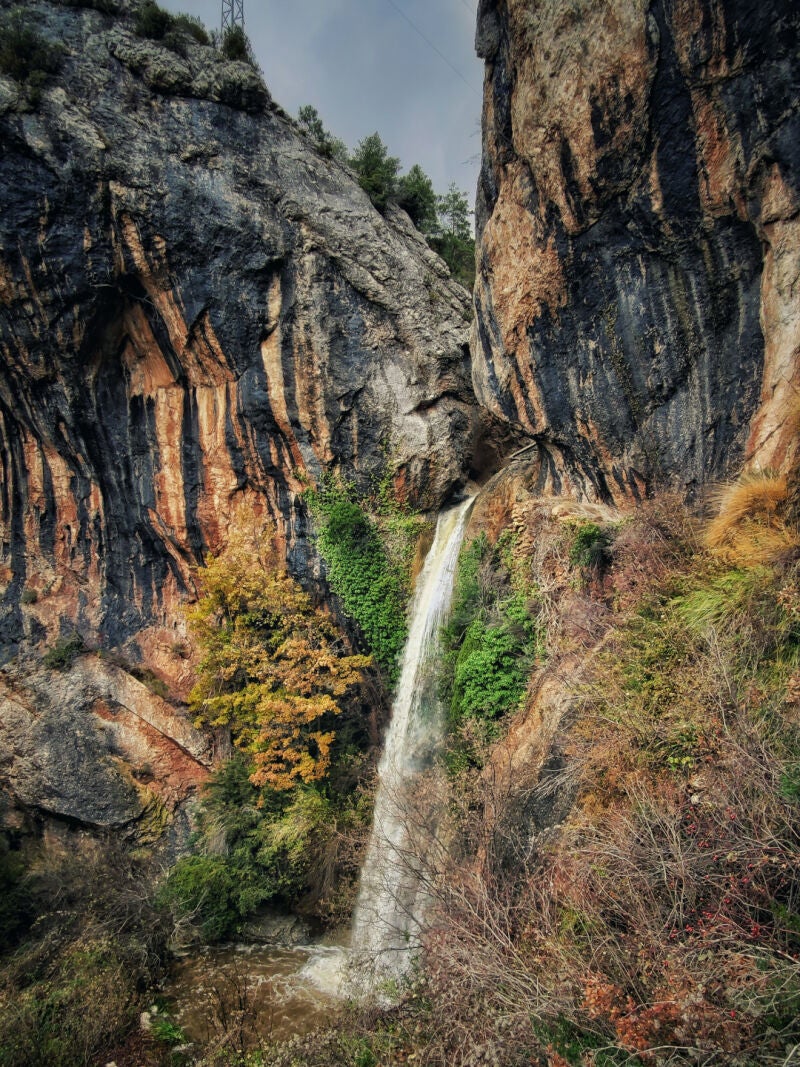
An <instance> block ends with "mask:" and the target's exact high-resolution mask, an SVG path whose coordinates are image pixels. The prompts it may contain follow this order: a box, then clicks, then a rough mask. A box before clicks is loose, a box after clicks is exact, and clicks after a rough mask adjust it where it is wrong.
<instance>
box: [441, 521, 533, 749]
mask: <svg viewBox="0 0 800 1067" xmlns="http://www.w3.org/2000/svg"><path fill="white" fill-rule="evenodd" d="M504 556H505V560H504ZM512 556H513V547H512V546H510V545H504V546H503V549H501V548H499V547H497V546H493V545H490V543H489V541H488V538H487V537H486V535H485V534H481V535H480V536H479V537H477V538H475V540H474V541H472V542H470V543H469V544H467V545H465V546H464V547H463V548H462V550H461V554H460V557H459V562H458V570H457V572H456V579H455V586H454V590H453V601H452V605H451V609H450V614H449V618H448V621H447V624H446V625H445V626H444V627H443V630H442V643H443V647H444V653H445V655H444V664H443V667H442V673H441V679H440V688H441V692H442V695H443V697H444V699H445V700H446V702H447V703H448V705H449V711H450V723H451V728H452V729H453V730H454V731H456V732H458V731H459V729H460V728H461V726H462V724H463V722H464V720H465V719H469V718H478V719H483V720H494V719H498V718H500V717H501V716H502V715H504V714H506V713H507V712H509V711H511V710H513V709H514V708H515V707H516V706H517V705H518V704H519V702H520V699H521V698H522V696H523V694H524V692H525V688H526V685H527V680H528V676H529V674H530V669H531V665H532V663H533V659H534V657H535V655H536V653H537V651H538V650H539V644H540V633H539V624H538V621H537V619H536V617H535V615H534V614H532V613H531V610H530V606H531V604H532V603H533V594H534V591H533V590H529V589H525V588H524V587H523V585H522V584H520V583H519V582H518V583H517V586H518V588H517V589H514V588H513V586H514V580H513V576H512V572H511V568H513V566H514V564H513V560H512ZM526 594H528V595H526Z"/></svg>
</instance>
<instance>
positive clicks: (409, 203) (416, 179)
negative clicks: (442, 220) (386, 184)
mask: <svg viewBox="0 0 800 1067" xmlns="http://www.w3.org/2000/svg"><path fill="white" fill-rule="evenodd" d="M397 203H398V204H399V205H400V207H401V208H402V209H403V210H404V211H407V212H408V215H409V217H410V219H411V221H412V222H413V223H414V225H415V226H416V227H417V229H418V230H419V231H420V233H424V234H425V235H426V236H427V235H429V234H434V233H436V231H437V229H438V225H439V218H438V211H437V199H436V193H435V192H434V191H433V182H432V181H431V180H430V178H429V177H428V175H427V174H426V173H425V171H424V170H423V169H422V167H420V165H419V164H418V163H415V164H414V166H413V167H412V168H411V169H410V170H409V172H408V174H404V175H403V177H402V178H401V179H400V180H399V182H398V183H397Z"/></svg>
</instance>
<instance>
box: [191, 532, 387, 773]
mask: <svg viewBox="0 0 800 1067" xmlns="http://www.w3.org/2000/svg"><path fill="white" fill-rule="evenodd" d="M199 577H200V582H201V588H202V595H201V597H200V599H199V601H198V603H197V605H196V607H195V608H194V609H193V610H192V611H191V612H190V613H189V623H190V626H191V628H192V630H193V632H194V634H195V636H196V637H197V640H198V642H199V645H200V648H201V649H202V659H201V661H200V665H199V677H198V681H197V684H196V685H195V687H194V689H193V690H192V693H191V696H190V702H191V707H192V710H193V711H194V714H195V722H196V724H197V725H199V726H200V725H209V726H229V727H230V728H231V732H232V734H233V740H234V743H235V744H236V745H237V746H238V747H240V748H242V749H244V750H245V751H247V752H248V754H250V755H251V756H252V758H253V763H254V766H255V770H254V772H253V774H252V776H251V781H252V782H253V784H254V785H257V786H268V787H270V788H271V789H274V790H277V791H282V790H288V789H292V788H293V787H294V786H296V785H297V784H298V783H300V782H305V783H308V782H314V781H319V780H320V779H321V778H324V777H325V775H326V774H327V772H328V769H329V767H330V761H331V745H332V743H333V740H334V736H335V734H334V731H333V730H332V729H330V724H331V720H332V719H333V718H334V717H335V716H336V715H338V714H340V712H341V710H342V704H341V698H342V697H344V696H345V694H346V693H347V692H348V690H350V689H352V687H353V686H355V685H357V684H358V683H359V682H360V681H361V680H362V677H363V675H362V672H363V670H364V669H365V668H366V667H368V666H370V665H371V663H372V658H371V657H370V656H353V655H345V654H344V651H343V649H342V642H341V636H340V634H339V633H338V631H337V628H336V625H335V624H334V623H333V621H332V620H331V619H330V618H329V617H328V616H327V615H326V614H325V613H324V612H323V611H321V610H320V609H319V608H315V607H314V606H313V604H312V602H311V598H310V597H309V596H308V594H307V593H305V592H304V591H303V589H302V588H301V587H300V585H299V584H298V583H297V582H296V581H295V580H294V579H293V578H292V577H291V576H290V575H289V574H287V572H286V569H285V567H284V565H283V563H282V562H281V561H279V559H278V556H277V554H276V552H275V551H274V549H273V547H272V544H271V542H270V538H269V535H268V532H267V531H266V530H264V529H263V527H262V528H260V529H259V528H258V526H257V525H255V524H253V521H252V520H251V521H250V528H248V523H247V521H246V520H244V519H243V517H242V516H240V518H239V520H238V521H237V522H236V523H235V525H234V528H233V531H232V534H231V537H230V540H229V542H228V545H227V547H226V548H225V550H224V551H223V552H222V553H220V555H218V556H216V557H210V558H209V559H208V562H207V565H206V566H205V567H204V568H203V569H202V571H201V572H200V575H199Z"/></svg>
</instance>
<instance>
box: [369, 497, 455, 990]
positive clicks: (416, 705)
mask: <svg viewBox="0 0 800 1067" xmlns="http://www.w3.org/2000/svg"><path fill="white" fill-rule="evenodd" d="M471 504H472V500H467V501H465V502H464V503H463V504H460V505H458V506H457V507H455V508H451V509H450V510H448V511H445V512H442V514H441V515H440V516H439V521H438V523H437V525H436V535H435V537H434V541H433V544H432V546H431V548H430V551H429V552H428V555H427V558H426V560H425V565H424V567H423V569H422V572H421V574H420V576H419V578H418V580H417V589H416V593H415V596H414V601H413V604H412V609H411V620H410V625H409V634H408V641H407V642H406V648H405V653H404V656H403V665H402V671H401V675H400V681H399V683H398V687H397V695H396V697H395V701H394V704H393V707H392V717H391V721H390V724H389V729H388V731H387V734H386V741H385V746H384V752H383V757H382V759H381V762H380V765H379V767H378V790H377V794H376V797H375V814H374V817H373V825H372V836H371V838H370V843H369V846H368V849H367V855H366V859H365V861H364V866H363V869H362V872H361V887H360V892H359V897H358V903H357V905H356V910H355V915H354V918H353V933H352V944H351V954H352V958H353V960H354V961H355V962H356V964H357V965H358V964H359V963H360V964H362V965H364V966H368V967H369V968H370V969H371V972H372V977H373V978H381V977H383V978H386V977H391V976H397V975H401V974H402V973H403V972H404V971H405V970H406V969H407V967H408V965H409V963H410V961H411V958H412V955H413V952H414V949H415V947H416V946H417V945H418V942H419V934H420V931H421V929H422V923H423V919H424V912H425V905H426V900H427V897H428V892H427V884H428V879H427V874H428V873H429V868H428V869H426V864H425V863H424V860H423V858H422V855H421V853H422V854H424V853H425V852H426V851H428V850H430V849H432V848H435V846H436V844H437V836H436V829H437V823H438V815H439V811H438V805H437V803H436V800H435V792H436V790H435V786H433V785H432V784H431V781H430V775H425V771H430V770H431V768H432V766H433V757H434V755H435V753H436V749H437V747H438V744H439V742H440V741H441V738H442V734H443V714H442V710H441V708H440V707H439V703H438V700H437V696H436V673H437V672H436V666H437V660H438V655H437V653H438V633H439V628H440V626H441V624H442V622H443V620H444V617H445V614H446V612H447V610H448V608H449V606H450V599H451V596H452V591H453V579H454V575H455V569H456V563H457V561H458V553H459V550H460V548H461V542H462V540H463V537H464V528H465V526H466V522H467V516H468V514H469V509H470V506H471Z"/></svg>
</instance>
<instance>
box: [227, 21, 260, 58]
mask: <svg viewBox="0 0 800 1067" xmlns="http://www.w3.org/2000/svg"><path fill="white" fill-rule="evenodd" d="M221 51H222V54H223V56H224V57H225V59H229V60H231V61H233V62H237V63H249V64H250V66H255V60H254V59H253V48H252V45H251V44H250V39H249V38H248V36H247V34H246V33H245V32H244V30H243V29H242V27H241V26H239V25H238V24H237V25H235V26H229V27H228V28H227V29H226V30H225V33H224V35H223V37H222V45H221Z"/></svg>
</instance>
